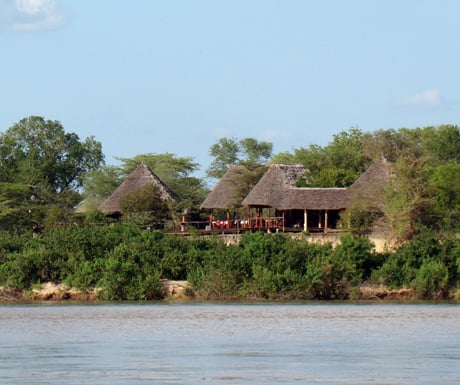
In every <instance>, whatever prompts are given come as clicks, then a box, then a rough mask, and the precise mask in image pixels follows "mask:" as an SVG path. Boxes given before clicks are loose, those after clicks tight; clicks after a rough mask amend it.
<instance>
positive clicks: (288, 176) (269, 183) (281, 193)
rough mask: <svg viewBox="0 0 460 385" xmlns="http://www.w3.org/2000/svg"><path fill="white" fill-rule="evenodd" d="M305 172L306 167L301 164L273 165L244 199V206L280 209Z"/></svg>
mask: <svg viewBox="0 0 460 385" xmlns="http://www.w3.org/2000/svg"><path fill="white" fill-rule="evenodd" d="M305 171H306V169H305V167H304V166H302V165H301V164H281V163H273V164H271V165H270V166H269V168H268V170H267V172H266V173H265V174H264V175H263V176H262V178H260V180H259V182H258V183H257V184H256V185H255V186H254V188H253V189H252V191H251V192H250V193H249V194H248V196H247V197H246V198H244V200H243V205H247V206H260V207H275V208H278V206H280V205H281V202H282V201H283V200H284V199H285V198H286V194H287V192H288V190H289V189H290V188H295V184H296V182H297V179H299V177H301V176H302V175H303V174H304V173H305Z"/></svg>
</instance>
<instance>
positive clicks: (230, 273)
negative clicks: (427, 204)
mask: <svg viewBox="0 0 460 385" xmlns="http://www.w3.org/2000/svg"><path fill="white" fill-rule="evenodd" d="M0 241H1V243H0V285H3V286H9V287H14V288H18V289H27V288H30V287H31V286H32V285H34V284H36V283H43V282H47V281H54V282H62V281H63V282H65V283H66V284H67V285H69V286H73V287H77V288H80V289H89V288H94V287H99V288H101V290H102V292H101V293H102V295H103V297H104V298H106V299H109V300H123V299H128V300H150V299H157V298H162V297H163V295H164V293H163V285H162V283H161V281H160V279H171V280H183V279H187V280H188V281H189V284H190V285H191V291H193V292H194V293H195V294H197V295H198V296H201V297H202V298H210V299H241V298H266V299H275V300H278V299H345V298H349V297H350V295H351V294H352V293H355V292H356V289H357V288H358V286H359V285H360V284H362V283H363V282H364V281H366V280H369V279H371V280H374V281H375V282H379V283H383V284H386V285H388V286H390V287H394V288H400V287H403V286H405V287H412V288H414V290H415V292H416V294H417V296H418V297H419V298H442V297H447V296H448V293H449V292H450V291H451V289H452V288H455V287H456V286H458V281H459V276H460V241H459V240H457V239H455V238H452V239H442V240H439V239H437V238H436V235H435V234H433V233H430V232H423V231H421V232H420V233H419V235H418V236H417V237H415V238H414V239H412V240H411V241H408V242H406V243H405V244H403V245H402V246H401V247H399V248H398V249H397V250H395V251H393V252H387V253H385V254H382V253H376V252H375V251H374V249H373V246H372V244H371V243H370V242H369V240H368V239H367V238H364V237H357V236H352V235H346V236H344V237H343V238H342V240H341V244H340V245H338V246H337V247H335V248H334V247H333V246H332V245H331V244H324V245H319V244H313V243H310V242H308V236H305V237H302V236H300V237H298V238H297V239H293V238H291V237H290V236H289V235H286V234H281V233H279V234H264V233H262V232H256V233H253V234H251V233H247V234H244V235H243V236H242V237H241V241H240V242H239V243H238V244H233V245H226V244H225V243H224V239H223V238H222V237H219V236H215V237H200V236H195V237H183V236H177V235H175V236H173V235H166V234H164V233H162V232H160V231H145V230H140V229H139V228H138V227H136V226H132V225H127V224H115V225H113V226H68V227H56V228H50V229H48V230H47V231H46V232H44V233H43V234H42V235H40V236H38V237H32V236H31V235H29V236H26V235H13V234H12V235H7V234H6V233H0ZM353 295H354V294H353Z"/></svg>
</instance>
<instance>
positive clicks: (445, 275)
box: [412, 261, 449, 299]
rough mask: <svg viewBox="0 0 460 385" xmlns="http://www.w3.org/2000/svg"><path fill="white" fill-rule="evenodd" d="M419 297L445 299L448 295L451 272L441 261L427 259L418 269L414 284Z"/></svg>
mask: <svg viewBox="0 0 460 385" xmlns="http://www.w3.org/2000/svg"><path fill="white" fill-rule="evenodd" d="M412 286H413V287H414V289H415V293H416V295H417V297H418V298H421V299H443V298H447V297H448V289H449V272H448V269H447V267H446V266H445V265H444V264H443V263H442V262H440V261H426V262H424V263H423V264H422V266H421V267H420V269H419V270H418V271H417V275H416V277H415V280H414V282H413V284H412Z"/></svg>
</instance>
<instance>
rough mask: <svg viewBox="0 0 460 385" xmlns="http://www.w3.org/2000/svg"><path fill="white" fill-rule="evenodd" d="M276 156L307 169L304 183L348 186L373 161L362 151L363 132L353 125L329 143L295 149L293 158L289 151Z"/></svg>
mask: <svg viewBox="0 0 460 385" xmlns="http://www.w3.org/2000/svg"><path fill="white" fill-rule="evenodd" d="M274 159H288V160H290V161H291V162H293V163H300V164H302V165H304V166H305V168H306V169H307V172H306V174H305V175H304V177H303V178H302V179H300V180H299V185H300V186H303V187H347V186H349V185H351V184H352V183H353V182H354V181H355V180H356V179H357V178H358V177H359V176H360V175H361V174H362V173H363V171H365V170H366V168H367V167H368V166H369V165H370V163H371V158H369V157H367V156H366V155H365V154H364V153H363V133H362V132H361V131H360V130H359V129H358V128H351V129H350V130H348V131H342V132H340V133H339V134H337V135H334V137H333V140H332V142H330V143H329V144H328V145H327V146H325V147H321V146H318V145H314V144H313V145H310V146H308V147H300V148H297V149H295V150H294V154H293V156H292V157H291V158H289V157H288V156H287V154H286V153H283V154H282V155H276V156H275V157H274Z"/></svg>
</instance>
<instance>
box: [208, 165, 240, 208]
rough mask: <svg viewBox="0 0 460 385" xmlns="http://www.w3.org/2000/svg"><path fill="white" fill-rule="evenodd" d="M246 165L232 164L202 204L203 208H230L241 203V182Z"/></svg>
mask: <svg viewBox="0 0 460 385" xmlns="http://www.w3.org/2000/svg"><path fill="white" fill-rule="evenodd" d="M245 170H246V168H245V167H244V166H237V165H232V166H230V167H229V168H228V170H227V172H226V173H225V174H224V176H223V177H222V179H221V180H220V181H219V182H218V183H217V184H216V185H215V186H214V188H213V189H212V191H211V192H210V193H209V195H208V196H207V197H206V199H205V200H204V201H203V203H202V204H201V206H200V209H202V210H215V209H221V210H228V209H232V208H235V207H239V206H240V205H241V197H240V194H239V183H238V181H239V180H240V177H241V175H242V173H243V172H244V171H245Z"/></svg>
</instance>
